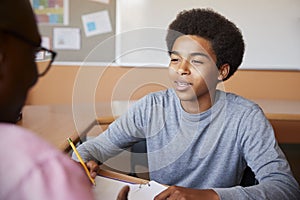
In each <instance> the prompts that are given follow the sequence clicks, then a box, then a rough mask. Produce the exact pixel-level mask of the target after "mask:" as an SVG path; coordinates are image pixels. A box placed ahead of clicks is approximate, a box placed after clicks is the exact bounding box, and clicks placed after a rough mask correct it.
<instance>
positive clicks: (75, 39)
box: [53, 28, 80, 50]
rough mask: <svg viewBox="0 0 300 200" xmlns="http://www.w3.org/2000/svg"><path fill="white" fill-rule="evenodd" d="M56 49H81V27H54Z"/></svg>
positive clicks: (54, 45)
mask: <svg viewBox="0 0 300 200" xmlns="http://www.w3.org/2000/svg"><path fill="white" fill-rule="evenodd" d="M53 47H54V49H68V50H79V49H80V29H79V28H54V29H53Z"/></svg>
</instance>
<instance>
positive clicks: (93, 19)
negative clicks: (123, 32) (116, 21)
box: [81, 10, 112, 37]
mask: <svg viewBox="0 0 300 200" xmlns="http://www.w3.org/2000/svg"><path fill="white" fill-rule="evenodd" d="M81 19H82V23H83V27H84V32H85V35H86V36H87V37H90V36H93V35H98V34H102V33H108V32H111V31H112V27H111V22H110V19H109V14H108V11H107V10H104V11H100V12H95V13H91V14H87V15H82V17H81Z"/></svg>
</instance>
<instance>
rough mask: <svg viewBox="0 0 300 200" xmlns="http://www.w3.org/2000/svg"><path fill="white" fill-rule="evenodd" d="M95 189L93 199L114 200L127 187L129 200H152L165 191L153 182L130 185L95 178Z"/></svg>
mask: <svg viewBox="0 0 300 200" xmlns="http://www.w3.org/2000/svg"><path fill="white" fill-rule="evenodd" d="M95 181H96V187H95V188H94V195H95V199H96V200H97V199H99V200H100V199H105V200H110V199H112V200H115V199H117V197H118V194H119V192H120V190H121V189H122V188H123V187H124V186H125V185H128V186H129V187H130V190H129V194H128V199H129V200H141V199H142V200H152V199H153V198H154V197H155V196H156V195H157V194H159V193H160V192H162V191H163V190H165V189H166V188H167V187H166V186H163V185H161V184H159V183H157V182H155V181H150V182H149V183H146V184H132V183H127V182H123V181H121V180H116V179H111V178H106V177H103V176H97V177H96V179H95Z"/></svg>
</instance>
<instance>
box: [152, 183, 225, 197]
mask: <svg viewBox="0 0 300 200" xmlns="http://www.w3.org/2000/svg"><path fill="white" fill-rule="evenodd" d="M165 199H172V200H176V199H185V200H193V199H197V200H201V199H206V200H207V199H211V200H219V196H218V194H217V193H216V192H215V191H213V190H198V189H191V188H184V187H179V186H170V187H168V188H167V189H166V190H164V191H162V192H161V193H160V194H158V195H157V196H156V197H155V198H154V200H165Z"/></svg>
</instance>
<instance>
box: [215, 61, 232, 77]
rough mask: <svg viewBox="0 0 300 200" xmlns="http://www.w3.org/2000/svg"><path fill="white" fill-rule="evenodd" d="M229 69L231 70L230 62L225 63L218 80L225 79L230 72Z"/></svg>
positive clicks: (220, 69)
mask: <svg viewBox="0 0 300 200" xmlns="http://www.w3.org/2000/svg"><path fill="white" fill-rule="evenodd" d="M229 70H230V65H229V64H227V63H226V64H223V65H222V66H221V67H220V68H219V76H218V80H219V81H222V80H224V79H225V78H226V77H227V76H228V74H229Z"/></svg>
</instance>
